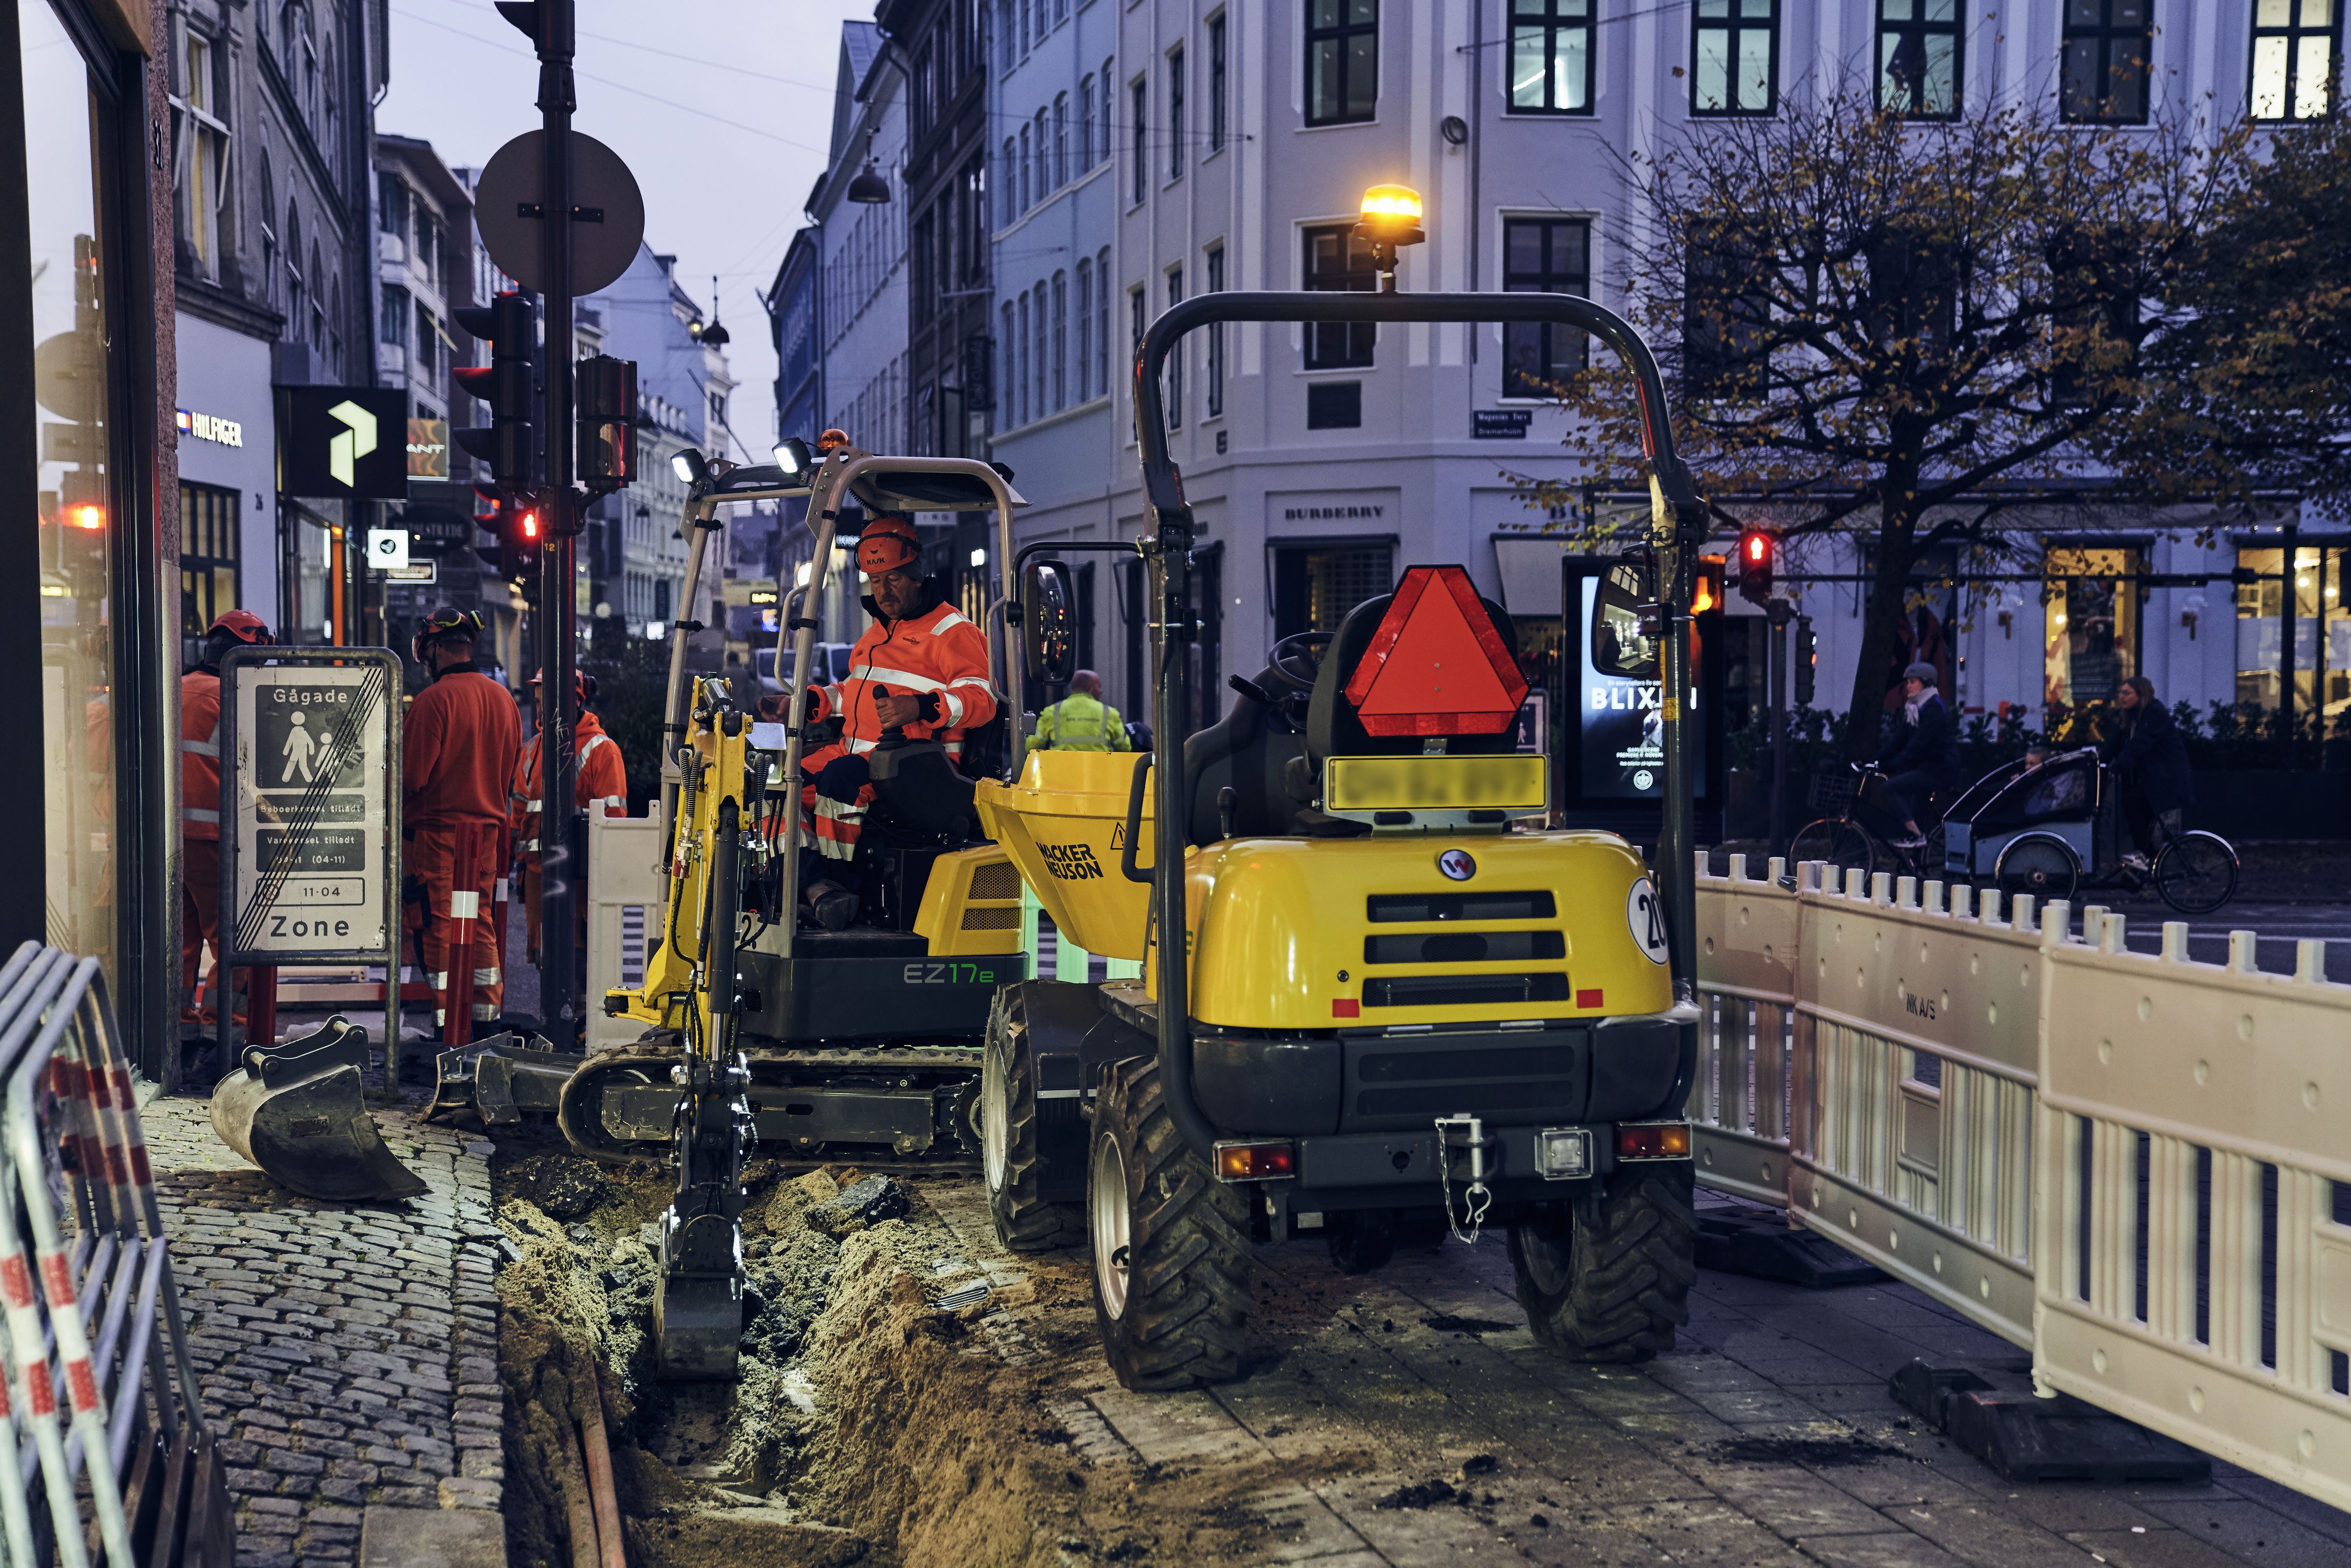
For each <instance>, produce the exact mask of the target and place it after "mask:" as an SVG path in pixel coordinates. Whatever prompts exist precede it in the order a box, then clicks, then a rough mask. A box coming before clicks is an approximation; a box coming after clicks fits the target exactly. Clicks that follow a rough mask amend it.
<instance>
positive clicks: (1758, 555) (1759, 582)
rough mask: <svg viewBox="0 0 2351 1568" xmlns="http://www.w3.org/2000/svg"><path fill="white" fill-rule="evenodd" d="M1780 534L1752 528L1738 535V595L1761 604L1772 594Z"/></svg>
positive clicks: (1777, 562)
mask: <svg viewBox="0 0 2351 1568" xmlns="http://www.w3.org/2000/svg"><path fill="white" fill-rule="evenodd" d="M1779 554H1780V539H1779V536H1777V535H1776V534H1774V533H1772V532H1771V529H1769V528H1749V529H1747V530H1746V531H1745V532H1743V533H1741V534H1740V536H1739V597H1740V598H1741V599H1745V600H1748V601H1751V602H1753V603H1756V604H1761V603H1763V602H1765V601H1768V600H1769V599H1770V598H1771V573H1772V570H1773V569H1774V568H1775V567H1776V566H1777V565H1778V564H1779V559H1778V558H1779Z"/></svg>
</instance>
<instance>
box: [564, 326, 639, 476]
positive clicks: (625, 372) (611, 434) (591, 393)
mask: <svg viewBox="0 0 2351 1568" xmlns="http://www.w3.org/2000/svg"><path fill="white" fill-rule="evenodd" d="M571 387H572V402H573V404H574V406H575V409H576V411H577V412H576V413H575V414H574V416H573V418H574V423H577V424H578V425H579V427H580V444H579V447H578V449H577V451H578V457H579V463H578V471H579V474H580V481H581V483H583V484H585V485H586V486H588V489H589V493H590V494H591V495H598V496H602V495H609V494H611V492H612V491H614V490H618V489H622V488H623V487H624V486H627V484H628V483H629V481H630V480H632V479H633V478H635V477H636V476H637V362H636V361H634V360H616V359H614V358H612V357H611V355H610V354H597V355H595V356H593V357H591V358H589V359H585V360H582V361H580V363H579V364H578V366H576V367H575V368H574V370H573V372H572V378H571Z"/></svg>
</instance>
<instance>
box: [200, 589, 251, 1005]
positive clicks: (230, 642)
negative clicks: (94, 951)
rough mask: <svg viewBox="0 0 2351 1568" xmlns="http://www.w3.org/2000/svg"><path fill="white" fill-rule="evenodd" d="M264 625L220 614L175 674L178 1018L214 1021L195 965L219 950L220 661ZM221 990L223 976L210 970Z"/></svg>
mask: <svg viewBox="0 0 2351 1568" xmlns="http://www.w3.org/2000/svg"><path fill="white" fill-rule="evenodd" d="M269 642H270V636H269V627H268V624H267V622H264V621H263V620H262V619H261V617H260V616H258V615H256V614H255V613H254V612H252V611H250V610H230V611H225V612H223V613H222V614H221V615H220V617H219V618H218V619H216V620H215V621H214V622H213V623H212V625H211V627H210V628H209V629H207V630H206V632H204V646H203V649H202V651H201V652H200V653H198V654H197V656H196V667H195V668H194V669H193V670H190V671H189V672H188V673H187V674H183V675H182V676H181V677H180V904H181V909H180V1021H181V1022H182V1023H183V1024H189V1023H193V1024H198V1025H203V1024H206V1023H213V1022H215V1021H217V1016H216V1014H215V1013H214V1009H210V1008H205V1007H203V1006H202V1000H203V998H201V997H200V996H199V995H198V993H197V986H196V981H197V970H198V967H199V965H200V964H201V963H202V955H203V950H204V945H205V944H206V943H210V944H212V949H213V955H214V963H215V964H217V963H218V961H219V955H220V835H221V814H220V801H221V765H220V706H221V683H220V662H221V658H222V656H223V655H224V654H225V653H227V652H228V651H229V650H230V649H232V648H238V647H245V648H259V647H266V646H267V645H268V644H269ZM214 983H215V984H216V985H217V986H218V987H219V989H220V992H221V993H222V994H224V995H225V993H226V992H227V990H228V985H227V977H226V976H225V975H222V974H220V973H219V972H218V971H217V969H216V970H215V971H214Z"/></svg>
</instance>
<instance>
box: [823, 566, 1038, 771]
mask: <svg viewBox="0 0 2351 1568" xmlns="http://www.w3.org/2000/svg"><path fill="white" fill-rule="evenodd" d="M877 686H882V687H887V688H888V690H889V695H892V696H901V697H903V696H920V695H922V694H923V693H925V692H936V693H937V694H938V697H939V722H938V723H936V724H924V723H921V722H919V721H917V722H915V723H914V724H910V725H908V726H906V738H907V739H909V740H936V741H938V742H940V743H941V744H942V745H943V746H944V747H946V754H947V755H948V756H949V757H956V758H959V757H961V756H962V755H963V737H964V736H965V735H966V734H967V733H968V732H969V731H971V730H974V729H977V728H978V727H980V726H981V725H983V724H986V723H987V721H988V720H989V719H991V718H993V717H995V716H996V690H995V688H994V687H993V686H991V685H988V680H987V638H986V637H983V636H981V635H980V632H979V628H978V627H977V626H975V625H973V624H972V623H971V622H969V621H967V620H966V619H965V618H964V617H963V615H962V614H961V613H959V612H957V611H956V610H955V609H954V608H953V607H952V606H950V605H946V604H940V605H935V606H933V607H932V608H931V609H930V610H928V611H926V612H924V613H923V614H920V615H914V616H909V617H908V618H907V619H905V620H904V621H882V620H876V621H875V622H873V624H872V625H871V626H868V627H867V628H866V629H865V634H864V635H863V636H862V637H860V638H858V639H857V646H856V647H854V648H852V649H851V650H850V653H849V674H847V675H845V676H843V677H842V679H841V684H840V685H832V686H818V687H816V688H815V691H816V695H817V717H819V718H837V719H839V720H841V748H842V749H843V750H846V751H871V750H872V749H873V747H875V745H877V744H878V743H879V742H880V741H881V739H882V729H883V725H882V716H881V715H880V714H879V713H878V712H877V711H876V710H875V708H874V706H873V705H874V703H875V702H876V701H877V700H878V699H879V698H880V697H881V696H882V695H883V694H882V693H881V692H879V691H877V690H875V689H874V688H875V687H877Z"/></svg>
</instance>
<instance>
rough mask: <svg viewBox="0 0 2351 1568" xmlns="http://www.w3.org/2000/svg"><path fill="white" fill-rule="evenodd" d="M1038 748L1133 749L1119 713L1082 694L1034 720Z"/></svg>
mask: <svg viewBox="0 0 2351 1568" xmlns="http://www.w3.org/2000/svg"><path fill="white" fill-rule="evenodd" d="M1037 744H1038V746H1039V747H1041V748H1043V749H1046V750H1050V751H1132V750H1134V742H1133V741H1131V740H1129V739H1127V738H1126V726H1125V725H1123V724H1121V723H1120V722H1119V717H1118V709H1116V708H1114V707H1113V706H1110V705H1109V704H1108V703H1106V702H1103V701H1102V699H1101V698H1099V697H1090V696H1088V695H1086V694H1085V693H1083V692H1071V694H1070V695H1068V696H1065V697H1063V698H1062V699H1061V701H1060V702H1057V703H1055V704H1054V705H1053V706H1050V707H1049V708H1047V709H1046V710H1045V711H1044V712H1042V713H1040V714H1039V715H1038V716H1037Z"/></svg>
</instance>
